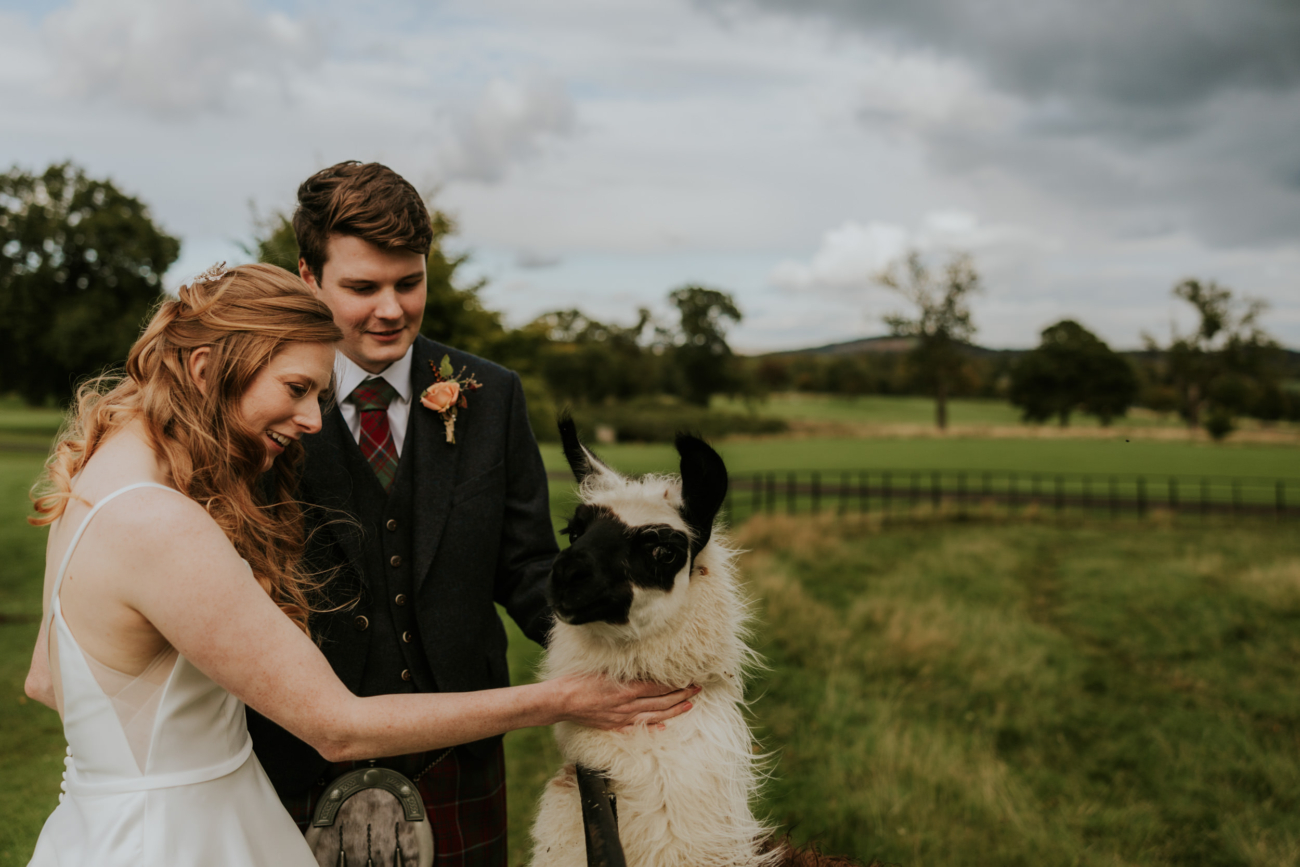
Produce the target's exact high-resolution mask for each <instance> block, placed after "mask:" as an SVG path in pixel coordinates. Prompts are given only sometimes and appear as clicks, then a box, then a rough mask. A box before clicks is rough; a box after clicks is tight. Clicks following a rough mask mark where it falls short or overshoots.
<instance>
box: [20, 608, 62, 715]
mask: <svg viewBox="0 0 1300 867" xmlns="http://www.w3.org/2000/svg"><path fill="white" fill-rule="evenodd" d="M47 625H48V621H46V620H45V619H42V621H41V631H40V632H39V633H38V634H37V636H36V649H35V650H33V651H32V666H31V668H29V669H28V670H27V681H26V682H25V683H24V684H23V691H24V692H26V693H27V697H28V698H30V699H32V700H33V701H39V702H40V703H41V704H43V705H45V706H46V707H48V708H51V709H52V710H58V706H57V705H56V704H55V699H54V679H53V678H52V677H50V662H49V656H48V653H49V651H48V650H47V648H48V647H49V643H48V642H49V636H48V635H47V634H46V631H45V627H46V626H47Z"/></svg>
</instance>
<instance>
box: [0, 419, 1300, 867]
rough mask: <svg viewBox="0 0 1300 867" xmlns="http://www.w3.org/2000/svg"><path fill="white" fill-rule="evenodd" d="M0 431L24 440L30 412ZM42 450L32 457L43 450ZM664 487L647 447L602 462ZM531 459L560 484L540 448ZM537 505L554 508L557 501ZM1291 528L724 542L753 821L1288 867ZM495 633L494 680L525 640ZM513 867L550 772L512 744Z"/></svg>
mask: <svg viewBox="0 0 1300 867" xmlns="http://www.w3.org/2000/svg"><path fill="white" fill-rule="evenodd" d="M6 411H7V410H6V407H4V406H0V443H3V444H8V443H9V442H11V440H7V439H6V437H7V436H8V435H9V434H8V431H13V430H18V431H24V433H22V434H21V436H22V437H25V438H28V439H29V440H30V441H34V442H35V443H36V446H35V448H39V443H40V442H43V441H48V435H49V432H51V431H52V430H53V427H54V426H56V425H57V416H54V418H53V422H52V423H50V420H48V419H46V420H44V421H42V422H41V423H42V424H47V425H48V426H47V428H45V429H44V432H42V429H39V428H37V429H36V430H35V431H34V432H32V431H33V427H36V426H35V425H33V424H32V423H31V421H30V419H29V420H28V421H26V422H25V421H24V420H23V419H24V418H25V416H24V415H23V413H25V412H26V411H25V410H20V411H16V412H14V411H13V410H12V408H8V412H9V413H10V414H8V415H7V414H6ZM42 438H44V439H42ZM720 450H721V451H722V453H723V454H724V457H725V458H726V459H727V461H728V463H729V466H730V468H731V469H732V471H733V473H751V472H757V471H761V470H769V469H776V468H782V469H784V468H801V469H821V470H825V471H828V472H829V471H833V470H840V469H846V468H849V469H860V468H868V467H870V468H891V467H892V468H896V469H905V468H912V467H921V468H927V469H928V468H968V469H981V468H988V469H1015V470H1019V471H1024V472H1029V471H1034V470H1038V471H1040V472H1045V473H1047V472H1059V471H1061V469H1062V468H1063V467H1069V468H1071V469H1073V470H1086V471H1095V472H1104V473H1119V472H1144V473H1152V474H1158V473H1166V474H1188V475H1200V474H1206V473H1210V474H1221V475H1243V476H1254V475H1259V476H1268V477H1274V476H1278V475H1288V476H1291V477H1298V476H1300V461H1297V450H1296V449H1295V448H1294V447H1287V446H1264V445H1234V444H1231V443H1230V444H1228V445H1226V446H1210V445H1201V444H1196V443H1186V442H1161V441H1151V440H1142V441H1138V440H1134V441H1133V442H1132V443H1124V442H1123V440H1086V439H1084V440H1063V439H1054V440H1001V439H998V440H979V439H952V440H920V441H907V440H869V441H863V440H815V439H793V440H753V441H734V442H724V443H721V444H720ZM600 453H601V454H602V456H603V457H605V458H606V459H607V460H609V461H610V463H611V464H613V465H614V466H616V467H618V468H619V469H622V470H625V471H629V472H646V471H672V470H673V469H675V464H676V461H675V455H674V454H673V452H672V450H671V448H669V447H656V446H631V445H619V446H611V447H606V448H603V449H600ZM544 457H545V459H546V462H547V465H548V467H550V468H552V469H555V470H562V469H564V462H563V458H562V456H561V455H560V454H559V450H558V448H553V447H548V448H545V449H544ZM42 460H43V455H42V454H40V453H39V452H37V451H13V450H9V451H6V450H4V449H3V448H0V558H2V559H0V562H2V563H3V564H4V565H3V566H0V778H2V779H4V780H5V781H6V785H5V786H3V787H0V816H3V817H4V818H5V820H6V821H5V822H3V823H0V867H8V865H22V864H25V863H26V860H27V858H28V857H29V856H30V852H31V846H32V843H33V841H34V840H35V836H36V834H37V833H38V831H39V828H40V824H41V822H42V821H43V819H44V817H45V816H46V815H47V814H48V813H49V811H50V810H51V809H52V808H53V806H54V803H55V800H56V795H57V791H58V780H59V773H60V770H61V767H60V760H61V757H62V753H63V739H62V734H61V730H60V727H59V724H58V720H57V717H55V715H54V714H53V713H52V712H51V711H49V710H47V709H46V708H44V707H41V706H38V705H35V704H34V703H31V702H29V701H27V700H26V699H25V697H24V696H23V695H22V680H23V677H24V676H25V673H26V670H27V666H28V662H29V659H30V653H31V647H32V644H33V642H34V639H35V635H36V630H37V626H38V624H37V617H38V616H39V611H40V575H41V571H42V568H43V559H44V557H43V542H44V532H43V531H41V530H37V529H34V528H30V527H28V526H27V525H26V524H25V522H24V521H23V517H24V515H25V514H26V513H27V508H28V506H27V503H28V501H27V497H26V492H27V489H28V488H29V486H30V485H31V482H32V481H33V479H34V478H35V476H36V474H37V473H38V472H39V469H40V465H41V462H42ZM570 504H571V495H570V493H569V491H568V488H567V486H565V485H553V494H552V505H553V509H554V510H555V512H556V513H557V514H562V513H564V512H566V511H567V510H568V509H569V508H570ZM1298 539H1300V536H1298V535H1297V533H1296V528H1295V525H1294V524H1283V525H1274V524H1272V523H1269V522H1265V521H1258V520H1256V521H1243V522H1238V523H1236V524H1230V523H1227V522H1223V521H1217V520H1211V521H1209V522H1208V523H1204V524H1203V523H1200V522H1197V521H1182V520H1179V521H1174V522H1170V521H1168V520H1167V518H1161V517H1157V518H1153V519H1152V520H1149V521H1138V520H1136V519H1126V520H1122V521H1117V522H1113V523H1109V522H1104V521H1085V520H1072V521H1066V522H1063V523H1059V524H1058V523H1052V524H1048V523H1036V522H1034V521H1032V520H1017V521H1005V520H1001V519H998V520H984V521H978V520H977V521H973V522H966V523H953V522H944V521H927V520H925V519H920V520H917V521H909V520H904V521H900V522H898V523H896V524H891V525H889V526H888V527H886V528H882V527H881V526H880V525H879V524H878V523H876V522H875V521H874V520H870V521H861V520H859V519H857V518H856V517H853V518H850V519H847V520H844V521H842V522H839V523H837V522H835V521H834V520H833V519H829V518H828V519H824V520H821V521H817V520H813V519H806V518H803V519H795V520H791V519H787V518H784V517H776V518H770V519H767V518H765V519H759V520H756V521H752V522H750V523H748V524H746V525H744V526H743V527H742V528H741V541H742V543H743V544H744V545H745V546H746V547H747V548H749V549H750V553H749V554H748V555H746V558H745V566H744V573H745V574H746V575H747V576H748V579H749V583H750V588H751V590H752V593H753V595H754V596H755V597H756V598H757V600H758V606H757V611H758V614H759V618H760V622H761V624H762V625H761V628H760V630H759V635H760V643H761V645H762V650H763V652H764V653H765V654H766V655H767V657H768V659H769V662H770V663H771V666H772V667H771V670H770V671H769V672H767V673H766V674H764V675H762V676H761V677H760V678H759V679H758V681H757V682H756V683H755V685H754V689H753V691H752V694H753V695H754V696H755V698H756V701H755V705H754V716H755V723H756V725H757V727H758V730H759V731H760V733H761V734H762V737H763V740H764V743H765V744H766V746H767V747H768V748H769V749H771V750H773V751H774V753H775V754H776V756H777V758H776V762H777V763H776V766H775V776H774V778H773V781H772V783H771V784H770V785H769V786H768V788H767V790H766V791H765V793H764V796H763V798H762V801H761V804H760V808H761V810H762V811H763V812H765V813H766V814H768V815H770V816H771V817H772V818H773V819H774V820H775V821H777V822H778V823H780V824H782V825H783V826H784V827H792V828H793V829H794V835H795V837H796V839H799V840H808V839H816V840H820V841H821V842H822V843H823V844H824V845H825V846H826V848H827V849H829V850H832V851H839V852H847V853H850V854H854V855H857V856H859V857H862V858H863V859H864V860H866V859H868V858H870V857H873V856H874V857H879V858H881V859H882V860H885V861H892V862H895V863H897V864H900V865H936V867H937V865H976V864H980V865H1022V864H1023V865H1030V864H1033V865H1039V864H1052V865H1055V864H1063V865H1069V864H1079V865H1147V864H1150V865H1181V864H1189V865H1190V864H1196V865H1300V698H1297V696H1298V695H1300V691H1298V690H1297V686H1296V676H1295V672H1296V671H1297V668H1298V664H1300V629H1298V628H1297V626H1298V624H1300V541H1298ZM508 626H509V627H510V628H511V634H512V639H513V640H512V644H511V670H512V672H513V674H514V676H515V678H516V680H524V679H527V678H528V677H529V676H530V675H531V671H532V670H533V666H534V665H535V662H536V654H537V648H536V646H535V645H532V644H531V643H530V642H527V641H526V640H524V639H522V637H521V636H520V635H519V633H518V632H517V630H514V629H513V627H512V625H509V624H508ZM506 742H507V761H508V762H509V765H510V782H509V786H510V789H509V797H510V804H511V847H512V858H511V863H512V864H518V863H524V861H525V858H526V852H527V833H528V826H529V824H530V821H531V812H532V805H533V803H534V801H535V798H536V794H537V791H538V788H539V787H540V785H541V783H542V781H544V780H545V779H546V778H547V777H548V776H549V775H550V774H551V773H552V772H553V771H554V770H555V768H556V767H557V766H558V762H559V756H558V753H557V752H556V749H555V747H554V744H553V742H552V740H551V738H550V733H549V732H548V731H546V730H529V731H522V732H516V733H513V734H511V735H509V736H508V737H507V741H506Z"/></svg>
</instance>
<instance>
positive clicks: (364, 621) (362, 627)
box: [352, 614, 370, 632]
mask: <svg viewBox="0 0 1300 867" xmlns="http://www.w3.org/2000/svg"><path fill="white" fill-rule="evenodd" d="M352 625H353V626H355V627H356V628H357V632H365V631H366V629H367V627H369V626H370V618H369V617H366V615H364V614H358V615H357V616H356V617H355V618H353V620H352Z"/></svg>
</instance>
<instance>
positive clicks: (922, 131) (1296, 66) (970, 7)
mask: <svg viewBox="0 0 1300 867" xmlns="http://www.w3.org/2000/svg"><path fill="white" fill-rule="evenodd" d="M696 2H697V3H698V4H699V5H700V6H701V7H703V8H705V9H707V10H710V11H713V12H716V13H718V14H722V15H730V16H736V15H743V14H744V13H745V11H746V10H747V9H750V10H752V9H754V8H757V9H759V10H762V11H765V12H768V13H771V14H777V15H784V16H789V17H791V18H797V19H804V20H811V21H815V22H820V23H823V24H826V25H829V26H830V28H832V29H833V30H834V31H835V32H837V33H840V32H850V33H857V34H859V35H860V36H861V37H863V38H864V39H866V40H867V41H868V42H869V43H871V44H875V45H879V46H881V47H882V48H884V49H887V50H890V51H895V52H899V51H901V52H904V53H910V54H913V55H921V56H930V57H933V58H939V59H948V60H956V61H958V62H959V63H961V64H963V65H964V66H965V67H967V68H969V69H971V70H973V71H974V73H975V74H976V76H977V77H978V79H979V80H980V81H981V82H982V83H983V86H984V87H985V88H986V89H988V90H989V92H991V93H994V94H998V95H1000V96H1001V97H1002V98H1003V99H1004V100H1005V101H1009V102H1010V103H1011V104H1012V105H1013V108H1012V109H1009V110H1008V112H1007V114H1006V116H1003V117H1000V118H999V119H998V121H997V122H987V121H986V122H972V121H971V116H970V115H971V112H969V111H967V112H965V113H961V112H949V113H946V114H945V113H940V114H939V115H938V116H932V117H921V119H920V120H918V118H917V114H916V112H909V110H908V107H906V106H904V107H893V108H886V109H881V108H880V107H879V106H876V105H870V104H868V105H864V108H863V113H862V117H861V119H862V121H863V123H864V124H865V125H867V126H870V127H873V128H883V129H890V128H894V129H903V130H905V131H908V132H911V133H914V134H916V135H917V136H918V137H919V139H920V140H921V142H922V143H923V145H924V147H925V148H926V151H927V153H928V154H929V156H930V158H931V159H932V160H933V161H934V162H935V163H936V164H938V165H939V166H941V167H943V168H945V169H947V170H949V171H952V172H957V173H974V172H978V171H993V172H1000V173H1003V174H1005V175H1007V176H1012V177H1015V178H1018V179H1020V180H1028V181H1029V182H1030V183H1031V184H1033V185H1034V186H1035V187H1037V188H1039V189H1040V190H1043V191H1044V192H1047V193H1048V194H1050V195H1057V196H1063V197H1064V198H1065V199H1066V200H1068V201H1070V202H1077V203H1080V204H1086V205H1088V206H1089V207H1094V208H1098V209H1101V210H1102V211H1107V212H1111V213H1112V214H1113V215H1114V220H1115V231H1116V233H1117V234H1126V233H1128V232H1132V233H1136V234H1141V233H1144V232H1147V233H1149V232H1152V231H1157V228H1158V227H1164V228H1165V229H1166V230H1168V231H1176V230H1187V231H1191V232H1194V233H1196V234H1198V235H1200V236H1201V237H1203V238H1205V239H1206V240H1209V241H1211V242H1213V243H1222V244H1238V243H1246V242H1255V243H1259V242H1263V243H1272V242H1276V241H1280V240H1286V239H1290V238H1294V237H1295V236H1296V235H1297V234H1300V149H1297V148H1296V146H1295V142H1296V141H1297V140H1300V4H1296V3H1294V2H1284V0H1145V2H1142V3H1128V2H1122V0H1100V2H1087V0H1039V2H1034V3H1023V2H1019V0H986V2H981V3H971V2H968V0H876V2H862V0H696ZM922 114H923V113H922Z"/></svg>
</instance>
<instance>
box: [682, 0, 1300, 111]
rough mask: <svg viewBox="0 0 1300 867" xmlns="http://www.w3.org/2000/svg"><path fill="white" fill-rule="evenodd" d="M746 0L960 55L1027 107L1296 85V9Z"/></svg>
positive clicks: (1169, 1)
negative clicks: (1029, 102) (1041, 102)
mask: <svg viewBox="0 0 1300 867" xmlns="http://www.w3.org/2000/svg"><path fill="white" fill-rule="evenodd" d="M697 2H699V3H700V4H701V5H702V6H704V7H705V8H712V9H720V10H723V11H726V10H727V9H734V8H735V5H736V4H735V2H734V0H697ZM747 2H748V3H750V5H753V6H756V7H758V8H760V9H763V10H767V11H770V12H775V13H781V14H787V15H797V16H804V17H817V18H821V19H824V20H826V21H829V22H832V23H834V24H836V25H839V26H849V27H854V28H857V29H859V30H860V31H862V32H864V33H868V34H871V35H872V36H875V37H877V38H880V39H883V40H887V41H890V42H893V43H895V44H898V45H900V46H901V47H905V48H919V49H931V50H934V51H937V52H939V53H941V54H943V55H947V56H958V57H963V58H965V59H967V60H968V61H970V62H971V63H973V64H974V65H975V66H977V67H978V68H980V69H981V70H982V71H983V72H984V73H985V74H987V75H988V76H989V79H990V80H991V81H992V82H993V83H994V84H995V85H997V86H998V87H999V88H1002V89H1005V90H1008V91H1012V92H1015V93H1019V94H1022V95H1025V96H1029V97H1032V98H1035V99H1046V98H1048V97H1052V96H1062V97H1065V98H1066V99H1067V100H1068V101H1069V102H1070V103H1071V104H1077V103H1079V102H1085V103H1088V102H1095V103H1097V104H1099V105H1105V106H1109V107H1110V108H1112V109H1135V110H1141V109H1144V108H1155V109H1157V110H1158V111H1159V112H1160V113H1161V114H1167V113H1168V112H1169V111H1170V110H1178V109H1184V108H1188V107H1191V106H1195V105H1196V104H1198V103H1201V102H1203V101H1205V100H1206V99H1209V98H1211V97H1213V96H1214V95H1216V94H1218V93H1221V92H1223V91H1225V90H1229V89H1247V90H1253V89H1272V90H1288V89H1290V88H1291V87H1292V86H1294V85H1296V84H1297V83H1300V6H1298V5H1296V4H1294V3H1289V2H1281V0H1145V2H1142V3H1129V2H1123V0H1101V2H1081V0H1038V2H1035V3H1029V4H1027V3H1024V2H1021V0H986V2H981V3H971V2H969V0H876V2H862V0H747Z"/></svg>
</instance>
